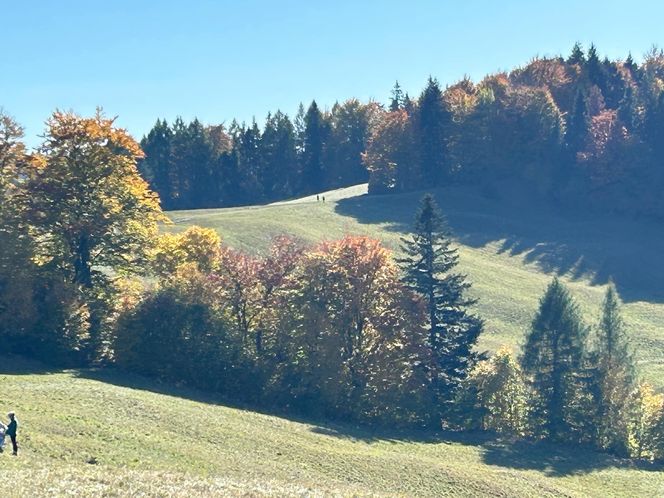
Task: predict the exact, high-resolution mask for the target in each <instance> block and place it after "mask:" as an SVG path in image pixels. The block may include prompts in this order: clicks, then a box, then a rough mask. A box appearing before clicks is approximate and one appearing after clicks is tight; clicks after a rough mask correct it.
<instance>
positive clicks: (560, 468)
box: [0, 186, 664, 497]
mask: <svg viewBox="0 0 664 498" xmlns="http://www.w3.org/2000/svg"><path fill="white" fill-rule="evenodd" d="M436 194H437V197H438V199H439V202H440V204H441V206H442V207H443V209H444V211H445V212H446V214H447V216H448V218H449V221H450V225H451V226H452V228H453V229H454V232H455V234H456V237H457V241H458V243H459V247H460V252H461V267H462V270H463V271H464V272H466V273H467V274H468V275H469V278H470V279H471V280H472V281H473V282H474V287H473V293H474V295H475V296H476V297H478V298H479V299H480V300H479V304H478V309H477V311H478V312H479V313H480V314H481V315H482V316H483V317H484V318H485V319H486V323H487V327H486V330H487V331H486V334H485V335H484V337H483V338H482V347H483V348H488V349H494V348H496V347H497V346H498V345H500V344H502V343H507V344H512V345H515V346H516V345H518V344H519V343H520V342H521V341H522V338H523V334H524V331H525V330H526V328H527V327H528V324H529V322H530V320H531V317H532V314H533V313H534V311H535V309H536V307H537V301H538V298H539V296H540V295H541V293H542V291H543V290H544V288H545V286H546V285H547V283H548V282H549V280H550V278H551V276H552V275H553V274H560V275H562V276H563V278H564V279H565V280H566V281H567V282H568V283H569V285H570V287H571V289H572V291H573V293H574V295H575V296H576V297H577V299H578V301H579V303H580V305H581V307H582V309H583V311H584V313H585V315H586V317H587V319H588V321H594V319H595V318H596V317H597V315H598V306H599V303H600V301H601V298H602V293H603V290H604V285H605V284H606V282H607V279H608V278H609V277H610V276H611V277H613V279H614V280H615V282H616V284H617V286H618V289H619V291H620V292H621V294H622V296H623V298H624V300H625V303H626V304H625V308H624V314H625V318H626V321H627V323H628V326H629V329H630V331H631V333H632V336H633V338H634V343H635V346H636V348H637V353H638V358H639V361H640V364H641V366H642V369H643V371H644V376H645V377H647V378H648V379H649V380H651V381H653V382H654V383H655V384H656V385H657V386H659V387H660V388H664V333H662V330H663V329H664V292H663V290H662V286H661V283H662V282H663V281H664V265H662V264H661V261H660V258H661V257H662V255H664V234H662V231H661V229H660V226H659V225H657V224H655V223H652V222H647V221H631V220H621V219H615V218H614V219H609V218H597V217H592V216H590V215H578V214H576V215H574V216H572V215H570V214H568V213H564V212H555V211H553V210H552V209H551V208H547V207H544V206H542V205H539V204H537V203H536V202H533V203H531V204H530V205H529V208H528V209H523V208H522V207H520V203H521V205H523V204H522V202H523V199H521V200H520V201H519V202H517V201H513V200H512V199H510V198H506V199H502V200H496V199H486V198H484V197H482V196H478V195H476V194H473V193H472V192H469V191H465V190H461V189H449V190H441V191H439V192H437V193H436ZM420 195H421V194H410V195H399V196H385V197H370V196H367V195H365V187H364V186H357V187H352V188H349V189H343V190H339V191H336V192H329V193H326V202H325V203H323V202H316V200H315V197H313V198H305V199H300V200H297V201H292V202H286V203H279V204H274V205H269V206H257V207H247V208H238V209H220V210H199V211H181V212H173V213H170V216H171V218H172V219H173V221H174V224H172V225H169V226H168V227H167V229H168V230H175V231H177V230H183V229H185V228H186V227H187V226H189V225H192V224H199V225H202V226H207V227H213V228H215V229H217V230H218V231H219V232H220V233H221V235H222V237H223V238H224V240H225V242H226V243H227V244H230V245H232V246H235V247H238V248H243V249H245V250H248V251H261V250H262V249H263V248H265V247H266V246H267V244H268V243H269V239H270V237H271V236H272V235H276V234H279V233H291V234H294V235H296V236H298V237H301V238H303V239H305V240H308V241H312V242H314V241H319V240H323V239H329V238H336V237H340V236H343V235H344V234H367V235H370V236H374V237H378V238H380V239H382V240H383V241H384V243H385V244H386V245H387V246H389V247H391V248H393V249H394V250H398V246H399V244H398V241H399V236H401V235H402V234H403V233H405V232H406V231H407V230H408V229H409V226H410V222H411V219H412V217H413V212H414V210H415V208H416V205H417V202H418V200H419V197H420ZM10 408H13V409H15V410H16V411H17V413H18V414H19V420H20V421H21V429H20V437H21V442H22V450H21V454H20V456H19V457H18V458H13V457H11V456H10V455H9V453H8V452H5V453H4V454H2V455H0V468H2V473H1V474H0V476H1V477H0V485H2V487H3V490H4V491H5V492H7V493H8V494H9V495H10V496H20V497H23V496H25V497H32V496H91V497H92V496H94V497H97V496H187V497H197V496H201V497H202V496H383V495H387V496H395V495H396V496H505V497H507V496H509V497H513V496H538V497H539V496H598V497H609V496H629V497H633V496H644V497H645V496H647V497H651V496H664V469H663V468H662V467H661V466H660V467H654V466H651V465H649V464H646V463H637V462H630V461H625V460H619V459H615V458H613V457H611V456H608V455H602V454H599V453H595V452H592V451H586V450H583V449H574V450H570V449H569V448H564V447H558V446H553V445H546V444H532V443H526V442H508V441H498V440H495V439H491V438H490V437H488V436H482V435H464V436H459V435H454V434H437V435H435V434H423V433H391V432H387V431H372V430H371V429H368V428H364V429H361V428H357V427H351V426H346V425H331V424H318V423H311V422H306V421H296V420H289V419H287V418H280V417H276V416H271V415H265V414H260V413H256V412H252V411H249V410H246V409H242V408H241V407H240V408H238V407H231V406H229V405H228V404H226V403H223V402H222V401H221V400H218V399H214V398H211V397H209V396H206V395H204V394H202V393H198V392H193V391H188V390H184V389H179V388H173V387H169V386H166V385H162V384H158V383H154V382H151V381H149V380H145V379H141V378H139V377H134V376H128V375H125V374H120V373H117V372H113V371H103V372H101V371H94V370H82V371H50V370H48V369H47V368H45V367H43V366H41V365H39V364H37V363H30V362H26V361H25V360H20V359H16V358H8V357H2V356H0V409H2V410H5V409H7V410H8V409H10Z"/></svg>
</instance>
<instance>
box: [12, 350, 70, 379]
mask: <svg viewBox="0 0 664 498" xmlns="http://www.w3.org/2000/svg"><path fill="white" fill-rule="evenodd" d="M63 371H64V370H63V369H61V368H58V367H53V366H49V365H45V364H44V363H41V362H39V361H37V360H31V359H29V358H25V357H23V356H16V355H12V354H2V355H1V356H0V375H48V374H54V373H61V372H63Z"/></svg>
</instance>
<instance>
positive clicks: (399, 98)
mask: <svg viewBox="0 0 664 498" xmlns="http://www.w3.org/2000/svg"><path fill="white" fill-rule="evenodd" d="M403 103H404V95H403V90H401V86H400V85H399V82H398V81H397V82H395V83H394V88H392V99H391V100H390V111H391V112H394V111H398V110H399V109H403Z"/></svg>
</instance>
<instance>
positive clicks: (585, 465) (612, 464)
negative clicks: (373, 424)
mask: <svg viewBox="0 0 664 498" xmlns="http://www.w3.org/2000/svg"><path fill="white" fill-rule="evenodd" d="M311 431H312V432H314V433H316V434H321V435H324V436H330V437H335V438H340V439H347V440H349V441H357V442H364V443H368V444H372V443H378V442H383V443H384V442H388V443H394V444H397V443H418V444H432V445H463V446H472V447H476V448H479V449H480V452H481V458H482V462H483V463H485V464H486V465H493V466H497V467H504V468H510V469H516V470H536V471H539V472H541V473H543V474H545V475H546V476H549V477H564V476H571V475H580V474H588V473H591V472H594V471H598V470H602V469H610V468H615V469H635V470H644V471H652V472H661V471H663V470H664V465H663V464H654V463H650V462H644V461H637V460H631V459H621V458H616V457H613V456H611V455H609V454H606V453H600V452H598V451H595V450H593V449H591V448H587V447H578V446H571V445H570V446H565V445H558V444H552V443H544V442H531V441H526V440H513V441H510V440H505V439H501V438H499V437H498V436H496V435H495V434H492V433H487V432H431V431H406V430H404V431H399V430H390V429H371V428H364V427H350V426H345V425H341V424H333V423H330V424H324V425H317V426H315V427H313V428H312V429H311Z"/></svg>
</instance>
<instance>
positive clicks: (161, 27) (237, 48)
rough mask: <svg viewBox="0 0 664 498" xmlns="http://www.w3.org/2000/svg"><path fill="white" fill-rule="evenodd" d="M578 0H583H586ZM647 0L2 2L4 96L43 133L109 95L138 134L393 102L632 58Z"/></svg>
mask: <svg viewBox="0 0 664 498" xmlns="http://www.w3.org/2000/svg"><path fill="white" fill-rule="evenodd" d="M581 4H582V5H581ZM663 19H664V2H661V1H658V0H652V1H628V2H625V1H613V0H604V1H585V2H581V1H577V2H574V1H567V0H556V1H537V0H514V1H510V0H507V1H503V2H498V1H495V0H494V1H491V0H486V1H472V0H464V1H456V0H454V1H445V0H438V1H436V0H431V1H429V0H422V1H418V0H405V1H402V2H396V1H391V0H383V1H379V0H375V1H371V0H365V1H362V0H355V1H341V0H338V1H326V2H323V1H318V0H314V1H304V0H302V1H288V0H282V1H272V2H270V1H257V0H234V1H231V0H227V1H221V0H219V1H198V0H189V1H177V2H176V1H168V0H162V1H142V0H133V1H127V0H113V1H107V2H97V1H89V0H88V1H71V0H58V1H54V0H49V1H45V0H44V1H30V0H22V1H17V0H0V27H1V30H2V40H3V48H2V54H1V55H0V107H4V109H5V111H6V112H8V113H9V114H11V115H13V116H14V117H15V118H16V119H17V120H18V121H19V122H20V123H22V124H23V125H24V126H25V128H26V135H27V137H26V138H27V141H28V143H29V144H30V145H35V144H37V143H38V138H37V135H38V134H39V133H41V131H42V130H43V123H44V121H45V119H46V118H47V117H48V115H49V114H50V113H51V112H52V111H53V110H54V109H55V108H60V109H73V110H74V111H76V112H78V113H81V114H89V113H91V112H93V111H94V108H95V107H96V106H102V107H103V108H104V109H105V111H106V112H107V114H110V115H117V116H119V118H118V123H119V124H120V125H121V126H124V127H126V128H128V129H129V131H130V132H132V133H133V134H134V135H135V136H136V137H137V138H140V137H141V136H142V135H143V134H144V133H146V132H147V131H148V130H149V129H150V127H151V126H152V124H153V123H154V121H155V120H156V119H157V117H165V118H167V119H168V120H169V121H171V120H172V119H174V118H175V116H177V115H181V116H183V117H184V118H185V119H191V118H193V117H194V116H198V117H199V118H200V119H201V120H202V121H203V122H205V123H219V122H223V121H226V122H230V120H231V119H232V118H233V117H236V118H238V119H240V120H247V121H249V120H251V118H252V116H256V118H257V120H259V122H260V123H262V121H263V119H264V117H265V114H266V113H267V112H268V111H269V110H276V109H277V108H281V109H282V110H283V111H285V112H288V113H289V114H291V115H292V114H293V113H294V112H295V110H296V109H297V105H298V103H299V102H300V101H304V102H305V103H308V102H310V101H311V99H313V98H315V99H316V100H317V101H318V102H319V104H321V105H322V106H323V107H325V106H327V107H329V106H331V105H332V104H333V103H334V102H335V100H343V99H345V98H348V97H358V98H360V99H363V100H367V99H370V98H373V99H376V100H379V101H383V102H384V101H386V100H387V98H388V96H389V92H390V89H391V87H392V85H393V83H394V81H395V80H397V79H398V80H399V81H400V82H401V84H402V86H403V88H404V89H405V90H406V91H408V92H410V93H411V95H416V94H418V93H419V92H420V90H421V89H422V87H423V85H424V83H425V81H426V78H427V77H428V76H429V75H430V74H431V75H433V76H435V77H437V78H438V79H439V80H440V81H441V83H443V84H449V83H453V82H454V81H456V80H458V79H459V78H461V77H463V76H464V74H467V75H469V76H471V77H472V78H473V79H478V78H481V77H482V76H483V75H484V74H486V73H487V72H494V71H496V70H500V69H510V68H512V67H514V66H516V65H520V64H523V63H525V62H527V61H528V60H529V59H530V58H531V57H532V56H534V55H556V54H559V53H563V54H567V53H568V52H569V50H570V48H571V46H572V44H573V43H574V42H575V41H577V40H578V41H580V42H582V43H583V44H584V45H585V46H587V45H589V43H590V42H591V41H594V42H595V44H596V45H597V47H598V50H599V52H600V54H601V55H602V56H603V55H608V56H609V57H611V58H613V57H625V56H626V55H627V52H628V51H631V52H632V53H633V55H634V57H635V58H637V60H638V59H640V57H641V55H642V54H643V53H644V52H645V51H646V50H647V49H648V48H649V47H650V46H651V45H652V44H658V45H662V44H663V43H664V39H662V38H664V30H663V29H662V20H663Z"/></svg>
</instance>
